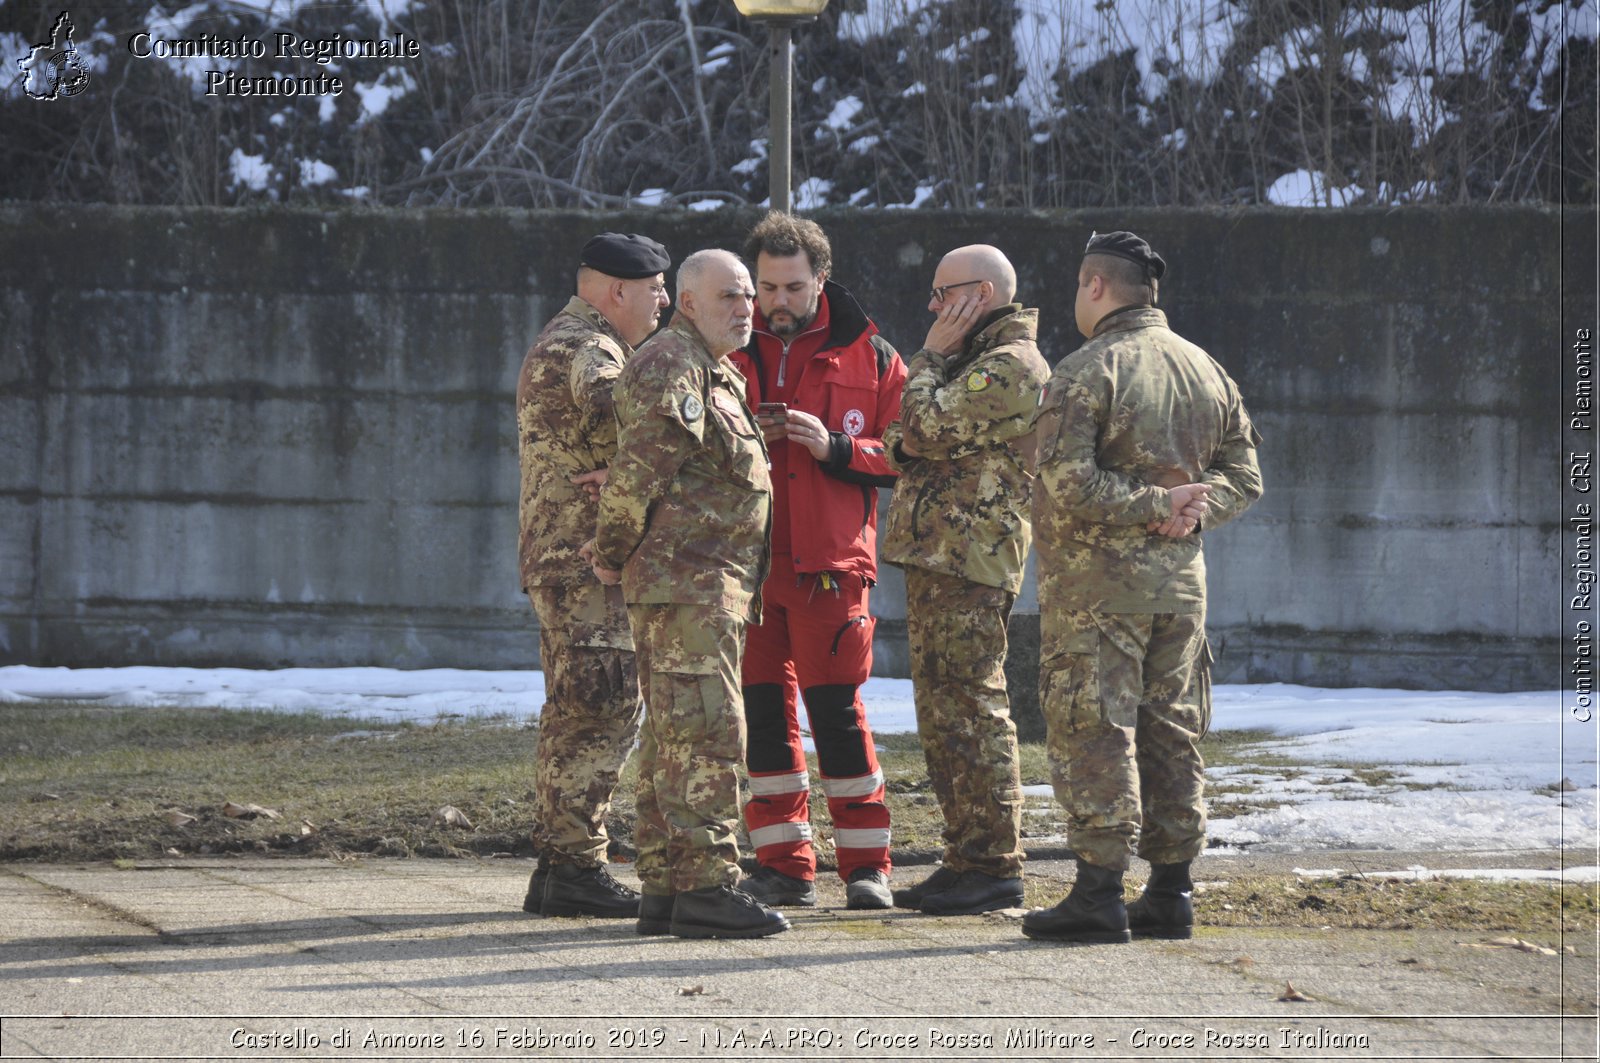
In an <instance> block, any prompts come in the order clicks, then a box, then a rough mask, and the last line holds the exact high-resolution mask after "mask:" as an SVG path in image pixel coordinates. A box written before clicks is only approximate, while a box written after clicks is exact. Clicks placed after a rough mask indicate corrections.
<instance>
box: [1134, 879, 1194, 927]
mask: <svg viewBox="0 0 1600 1063" xmlns="http://www.w3.org/2000/svg"><path fill="white" fill-rule="evenodd" d="M1190 863H1191V861H1189V860H1185V861H1184V862H1183V863H1181V864H1151V865H1150V881H1149V882H1147V883H1145V887H1144V893H1143V894H1142V895H1141V896H1140V897H1139V899H1138V900H1136V901H1133V902H1132V903H1130V904H1129V905H1128V929H1129V930H1131V931H1133V936H1134V937H1136V938H1165V939H1167V940H1170V941H1182V940H1186V939H1188V938H1192V937H1194V883H1193V882H1192V881H1191V880H1190V878H1189V864H1190Z"/></svg>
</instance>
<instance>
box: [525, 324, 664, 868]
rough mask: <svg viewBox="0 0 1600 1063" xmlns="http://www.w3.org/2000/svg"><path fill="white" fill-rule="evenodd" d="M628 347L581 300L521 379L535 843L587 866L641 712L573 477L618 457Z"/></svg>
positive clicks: (622, 633) (620, 620)
mask: <svg viewBox="0 0 1600 1063" xmlns="http://www.w3.org/2000/svg"><path fill="white" fill-rule="evenodd" d="M631 354H632V348H631V347H629V346H628V344H627V343H625V342H623V340H622V337H621V336H620V335H619V334H618V333H617V330H616V329H615V328H614V327H612V325H611V323H610V322H608V321H607V320H606V319H605V317H604V316H603V315H601V313H600V312H599V311H598V310H596V309H595V308H594V307H592V306H590V305H589V304H588V303H586V302H584V301H583V300H582V299H579V298H577V297H573V298H572V299H571V300H570V301H568V303H567V305H566V306H565V307H564V308H563V309H562V310H561V312H560V313H558V314H557V315H556V316H555V317H554V318H552V319H551V321H550V323H549V324H548V325H546V326H545V328H544V331H543V332H541V333H540V334H539V338H538V339H537V340H535V341H534V344H533V347H532V348H531V349H530V350H529V351H528V356H527V358H526V359H524V361H523V363H522V373H521V375H520V376H519V378H518V380H517V440H518V450H519V454H520V458H521V465H522V492H521V498H520V504H519V506H518V517H519V525H520V528H519V532H520V534H519V544H518V546H519V549H518V555H519V562H520V568H521V573H522V586H523V589H524V590H525V591H526V592H527V594H528V599H529V601H531V602H532V603H533V608H534V612H535V613H537V614H538V617H539V644H540V650H539V656H540V662H541V665H542V667H543V668H544V677H545V703H544V708H543V710H542V711H541V713H540V717H539V749H538V754H537V762H536V764H535V767H534V845H535V846H536V847H537V849H538V850H539V851H540V852H542V853H548V854H550V856H551V858H552V859H554V860H557V861H560V862H570V863H574V864H577V865H579V866H581V867H595V866H598V865H599V864H602V863H604V862H605V854H606V844H607V838H606V829H605V817H606V812H607V810H609V808H610V807H611V795H612V794H613V792H614V791H615V790H616V786H617V774H618V772H619V771H621V769H622V765H623V763H624V762H625V761H626V760H627V758H628V753H629V751H630V750H632V749H633V743H634V740H635V739H636V738H637V737H638V734H639V720H640V715H641V713H640V704H639V681H638V676H637V673H636V672H635V669H634V660H633V638H632V636H631V635H630V634H629V632H628V615H627V610H626V608H625V607H624V606H623V603H622V594H621V592H620V591H619V590H618V589H617V588H615V587H604V586H602V585H601V584H600V583H599V582H598V581H597V580H596V579H595V578H594V574H593V573H592V572H590V571H589V566H588V565H586V564H584V563H583V561H582V560H581V559H580V558H579V557H578V548H579V547H580V546H582V545H583V543H584V542H585V541H586V540H587V539H588V538H589V536H590V534H591V533H592V531H593V529H594V521H595V512H596V506H595V503H593V502H592V501H590V500H589V499H588V497H587V496H586V495H585V494H584V492H583V491H582V490H581V489H580V488H578V487H575V486H573V484H572V483H571V482H570V479H569V478H570V477H572V476H575V475H577V474H578V473H582V472H588V471H590V470H592V469H597V468H600V467H601V466H604V465H606V464H607V463H609V461H610V460H611V456H612V454H613V453H614V452H615V450H616V445H617V433H616V418H615V416H614V414H613V412H612V400H611V388H612V384H613V382H614V381H615V380H616V378H617V374H618V373H620V372H621V371H622V366H623V364H624V363H625V362H626V361H627V360H628V358H629V356H630V355H631Z"/></svg>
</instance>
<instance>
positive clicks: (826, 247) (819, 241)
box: [744, 210, 833, 276]
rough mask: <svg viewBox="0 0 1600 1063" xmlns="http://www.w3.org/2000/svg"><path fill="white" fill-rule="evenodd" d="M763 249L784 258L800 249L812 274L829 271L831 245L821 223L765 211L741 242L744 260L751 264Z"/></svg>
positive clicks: (830, 269) (831, 266)
mask: <svg viewBox="0 0 1600 1063" xmlns="http://www.w3.org/2000/svg"><path fill="white" fill-rule="evenodd" d="M763 251H765V252H766V253H767V254H769V255H772V256H774V257H775V258H788V257H789V256H790V255H794V254H799V253H800V252H801V251H804V252H805V253H806V260H807V261H808V262H810V263H811V275H812V276H816V275H817V274H819V273H823V272H828V273H832V272H833V247H832V246H831V245H830V244H829V243H828V234H827V233H825V232H823V231H822V226H820V225H818V224H817V223H816V222H814V221H810V220H808V219H806V218H797V217H795V216H794V215H793V214H785V213H784V212H783V211H781V210H774V211H769V212H768V213H767V216H766V217H765V218H762V219H761V220H760V221H759V222H757V223H756V227H755V228H754V229H751V230H750V237H749V239H747V240H745V242H744V257H745V261H746V262H749V263H750V265H751V266H754V265H755V263H756V257H757V256H758V255H760V254H761V252H763Z"/></svg>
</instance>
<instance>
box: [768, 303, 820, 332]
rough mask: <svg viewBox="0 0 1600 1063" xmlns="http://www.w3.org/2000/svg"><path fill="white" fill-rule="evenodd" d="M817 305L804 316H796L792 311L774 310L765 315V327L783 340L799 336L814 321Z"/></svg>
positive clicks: (812, 305) (813, 305) (812, 306)
mask: <svg viewBox="0 0 1600 1063" xmlns="http://www.w3.org/2000/svg"><path fill="white" fill-rule="evenodd" d="M816 317H817V305H816V304H815V303H813V304H811V307H810V308H809V309H808V310H807V311H806V312H805V313H804V314H796V313H794V312H793V311H792V310H774V311H773V312H772V313H771V314H769V315H767V327H768V328H770V329H771V330H772V331H773V332H775V333H776V334H777V335H779V336H782V337H783V338H784V339H789V338H791V337H794V336H798V335H800V333H801V332H804V331H805V328H806V326H807V325H809V324H811V322H812V321H814V320H816Z"/></svg>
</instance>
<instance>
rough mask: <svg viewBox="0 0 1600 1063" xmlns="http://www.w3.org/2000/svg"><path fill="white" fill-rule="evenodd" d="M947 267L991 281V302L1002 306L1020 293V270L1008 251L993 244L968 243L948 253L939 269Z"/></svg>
mask: <svg viewBox="0 0 1600 1063" xmlns="http://www.w3.org/2000/svg"><path fill="white" fill-rule="evenodd" d="M946 268H948V269H949V270H950V271H951V272H952V273H961V274H962V275H963V279H968V280H982V281H988V282H989V283H990V284H992V285H993V286H994V295H993V297H992V298H991V299H990V300H989V305H990V306H991V307H993V306H1003V305H1005V304H1006V303H1009V302H1011V301H1012V300H1013V299H1015V298H1016V297H1017V271H1016V268H1015V267H1014V266H1012V265H1011V260H1010V259H1009V258H1007V257H1006V256H1005V252H1003V251H1001V250H1000V249H999V248H998V247H994V246H992V245H990V244H968V245H967V246H965V247H958V248H956V249H955V250H954V251H952V252H950V253H949V254H948V255H945V256H944V258H943V259H942V260H940V262H939V273H940V274H942V273H944V272H945V270H946Z"/></svg>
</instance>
